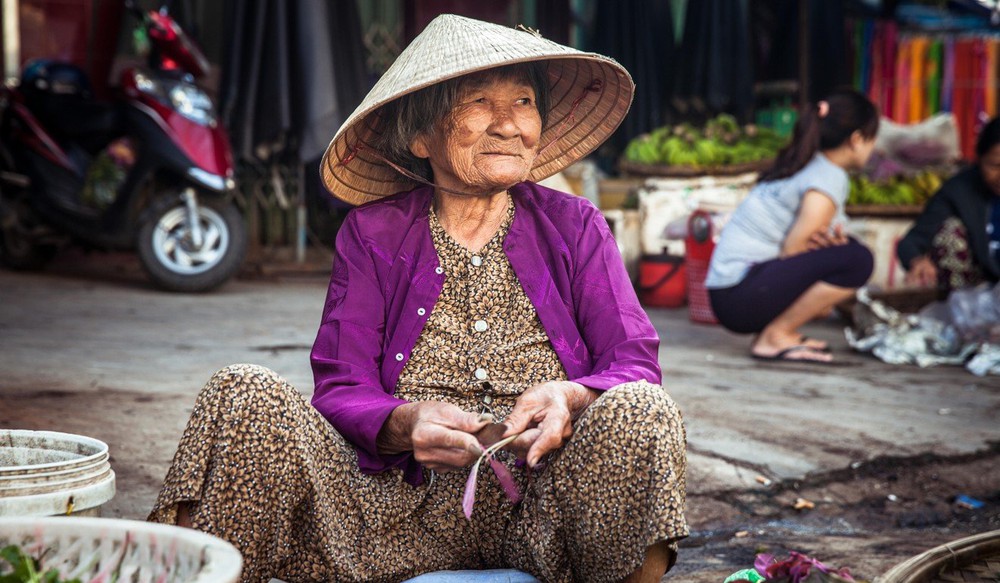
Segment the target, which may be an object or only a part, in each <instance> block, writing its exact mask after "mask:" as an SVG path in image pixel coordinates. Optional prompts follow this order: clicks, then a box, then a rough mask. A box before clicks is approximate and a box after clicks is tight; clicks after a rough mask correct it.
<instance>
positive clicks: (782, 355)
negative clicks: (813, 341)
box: [750, 344, 834, 364]
mask: <svg viewBox="0 0 1000 583" xmlns="http://www.w3.org/2000/svg"><path fill="white" fill-rule="evenodd" d="M793 352H811V353H813V354H824V352H823V351H822V350H818V349H815V348H813V347H811V346H806V345H805V344H796V345H795V346H789V347H788V348H786V349H784V350H782V351H780V352H778V353H777V354H774V355H771V356H764V355H761V354H754V353H752V352H751V353H750V357H751V358H753V359H754V360H764V361H770V362H804V363H807V364H833V362H834V361H832V360H815V359H812V358H790V357H789V355H790V354H792V353H793Z"/></svg>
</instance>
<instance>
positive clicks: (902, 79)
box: [892, 39, 913, 123]
mask: <svg viewBox="0 0 1000 583" xmlns="http://www.w3.org/2000/svg"><path fill="white" fill-rule="evenodd" d="M912 52H913V44H912V43H911V42H910V40H909V39H903V40H901V41H900V42H899V51H898V54H897V55H896V63H895V64H896V73H895V75H894V76H893V81H894V83H893V84H894V85H895V86H896V88H895V91H894V94H893V100H892V103H893V105H892V119H893V121H896V122H898V123H909V120H910V102H909V98H910V82H911V80H910V65H911V64H912V62H913V60H912V59H911V58H910V53H912Z"/></svg>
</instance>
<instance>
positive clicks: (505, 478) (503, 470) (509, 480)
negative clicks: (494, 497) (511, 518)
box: [490, 457, 521, 504]
mask: <svg viewBox="0 0 1000 583" xmlns="http://www.w3.org/2000/svg"><path fill="white" fill-rule="evenodd" d="M490 467H491V468H493V473H494V474H496V475H497V479H498V480H500V485H501V486H503V491H504V492H506V493H507V497H508V498H510V501H511V502H513V503H514V504H517V503H518V502H520V501H521V492H520V491H518V489H517V484H516V483H515V482H514V476H513V474H511V473H510V470H508V469H507V466H505V465H503V464H502V463H501V462H498V461H497V460H495V459H493V458H492V457H490Z"/></svg>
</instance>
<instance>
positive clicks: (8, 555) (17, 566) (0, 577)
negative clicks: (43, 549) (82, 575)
mask: <svg viewBox="0 0 1000 583" xmlns="http://www.w3.org/2000/svg"><path fill="white" fill-rule="evenodd" d="M5 563H6V564H5ZM0 583H83V582H82V581H80V580H79V579H62V578H60V576H59V571H57V570H56V569H49V570H48V571H45V572H44V573H42V572H41V563H40V562H39V560H38V559H35V558H33V557H32V556H30V555H28V554H27V553H25V552H24V551H23V550H21V549H20V548H18V547H17V546H16V545H9V546H6V547H4V548H2V549H0Z"/></svg>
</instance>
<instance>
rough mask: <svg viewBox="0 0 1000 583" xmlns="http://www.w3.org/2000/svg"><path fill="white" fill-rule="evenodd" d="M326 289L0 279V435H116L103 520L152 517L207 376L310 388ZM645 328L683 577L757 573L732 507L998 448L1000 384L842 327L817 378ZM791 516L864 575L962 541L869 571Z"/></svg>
mask: <svg viewBox="0 0 1000 583" xmlns="http://www.w3.org/2000/svg"><path fill="white" fill-rule="evenodd" d="M325 283H326V281H325V277H324V276H323V275H322V274H312V275H291V276H289V275H286V276H284V277H280V278H272V279H271V280H260V279H258V280H236V281H233V282H231V283H229V284H227V285H225V286H224V287H222V288H221V289H219V290H217V291H215V292H213V293H210V294H205V295H180V294H170V293H164V292H160V291H158V290H155V289H153V288H152V287H151V286H150V285H149V284H148V283H147V282H146V280H145V278H144V277H143V276H142V274H141V273H140V272H139V271H138V269H137V268H136V265H135V262H134V260H133V259H131V258H129V257H128V256H120V255H113V256H106V255H94V256H84V255H81V254H78V253H68V254H65V255H63V256H61V257H60V258H59V259H58V260H57V262H56V263H55V264H54V265H53V266H52V267H50V268H49V269H48V270H46V271H45V272H42V273H39V274H24V273H13V272H9V271H0V427H8V428H29V429H48V430H56V431H66V432H71V433H81V434H86V435H89V436H92V437H96V438H98V439H102V440H104V441H106V442H107V443H108V444H109V445H110V448H111V452H112V465H113V467H114V468H115V470H116V471H117V473H118V495H117V496H116V498H115V499H114V500H113V501H112V502H111V503H109V504H108V505H107V506H106V508H105V512H104V514H105V516H113V517H126V518H143V517H144V516H145V512H146V511H147V510H148V509H149V507H150V505H151V504H152V502H153V500H154V497H155V494H156V491H157V488H158V485H159V483H160V481H161V480H162V478H163V475H164V473H165V471H166V467H167V466H168V464H169V463H170V459H171V456H172V454H173V447H174V446H175V445H176V442H177V439H178V438H179V436H180V433H181V431H182V429H183V426H184V423H185V421H186V417H187V415H188V413H189V412H190V408H191V405H192V402H193V399H194V396H195V394H196V393H197V391H198V390H199V388H200V387H201V385H202V383H204V382H205V380H207V378H208V377H209V376H210V375H211V373H212V372H214V371H215V370H217V369H218V368H220V367H222V366H225V365H227V364H230V363H235V362H254V363H258V364H262V365H265V366H268V367H271V368H273V369H274V370H276V371H278V372H279V373H280V374H282V375H283V376H284V377H285V378H287V379H288V380H289V381H290V382H291V383H292V384H294V385H295V386H296V387H298V388H299V389H300V391H302V392H303V394H308V393H309V392H310V391H311V373H310V370H309V363H308V352H309V348H310V345H311V343H312V340H313V336H314V334H315V330H316V327H317V325H318V320H319V317H320V310H321V307H322V303H323V298H324V293H325ZM650 316H651V318H652V320H653V322H654V324H655V325H656V327H657V330H658V331H659V332H660V336H661V338H662V346H661V350H660V362H661V365H662V366H663V370H664V385H665V386H666V387H667V388H668V390H669V391H670V393H671V394H672V396H673V397H674V399H675V400H676V401H677V402H678V404H679V405H680V407H681V409H682V411H683V413H684V416H685V420H686V424H687V430H688V438H689V464H690V465H689V475H688V488H689V506H690V508H689V519H690V521H691V523H692V527H693V530H694V532H693V535H694V536H693V537H692V539H691V540H692V541H700V542H694V543H691V544H692V546H695V547H697V550H695V551H692V556H695V557H697V561H696V563H690V564H688V565H687V566H685V564H684V560H685V559H684V556H685V555H684V553H683V552H682V555H681V556H682V562H681V563H679V564H678V568H677V569H675V572H679V573H682V574H687V580H698V581H700V580H704V581H721V580H722V579H721V577H724V576H725V575H726V574H727V573H729V572H732V571H733V570H735V569H734V567H735V568H742V567H745V566H749V563H750V562H752V558H753V550H754V549H756V548H760V546H761V542H760V541H756V542H755V541H754V537H755V536H756V535H757V534H760V535H761V536H762V539H761V540H763V538H766V537H764V536H763V535H764V529H763V528H762V527H761V528H758V527H756V526H754V527H752V528H750V529H749V530H743V527H741V525H742V524H758V523H759V521H758V522H757V523H755V522H754V519H753V512H752V511H750V510H748V509H747V508H744V507H742V506H739V505H734V504H733V503H730V499H736V498H739V497H740V496H744V497H745V496H747V495H750V496H756V495H759V494H760V493H761V492H762V491H764V490H765V489H766V488H772V491H774V492H782V491H785V490H787V485H789V484H794V485H796V486H797V485H798V484H799V483H800V482H802V483H806V482H808V481H809V480H810V479H813V481H815V478H816V477H817V476H829V475H834V474H836V473H837V472H843V471H845V470H849V469H851V468H854V469H857V468H858V467H860V466H861V465H863V464H867V463H872V462H873V461H875V460H884V459H899V460H906V459H916V458H920V457H921V456H924V457H923V458H921V459H926V456H928V455H931V456H933V457H934V459H936V460H946V459H949V458H953V457H956V456H959V457H961V456H966V457H965V458H962V459H973V458H975V456H976V455H980V454H982V452H986V451H988V450H990V448H991V447H993V446H992V445H991V444H992V443H994V442H996V441H997V440H998V439H1000V431H998V419H1000V379H998V378H997V377H989V378H985V379H984V378H977V377H975V376H973V375H971V374H970V373H968V372H966V371H965V370H964V369H959V368H935V369H926V370H924V369H918V368H916V367H896V366H890V365H886V364H883V363H881V362H879V361H877V360H874V359H872V358H870V357H868V356H866V355H858V354H853V353H850V352H848V351H847V348H846V343H845V341H844V338H843V333H842V328H843V323H841V322H836V321H833V320H830V321H824V322H817V323H815V324H813V325H810V326H809V327H808V330H807V333H808V334H809V335H810V336H813V337H817V338H822V339H824V340H828V341H830V343H831V344H832V346H833V347H834V349H835V351H836V358H837V364H836V365H832V366H821V365H806V364H787V363H782V364H776V363H765V362H758V361H754V360H751V359H750V358H748V356H747V350H748V339H747V338H746V337H740V336H736V335H733V334H730V333H728V332H726V331H724V330H722V329H720V328H719V327H716V326H704V325H698V324H692V323H691V322H690V321H689V320H688V318H687V312H686V311H684V310H658V309H654V310H650ZM977 452H979V453H978V454H977ZM968 456H972V457H968ZM782 485H784V486H782ZM778 486H781V487H782V488H785V490H780V489H779V490H773V489H774V488H775V487H778ZM984 487H986V488H988V487H989V486H984ZM992 487H993V488H995V489H997V490H1000V484H998V483H993V486H992ZM788 491H790V490H788ZM776 496H777V495H776ZM779 498H780V496H777V497H776V498H775V500H777V499H779ZM830 500H832V498H830ZM782 503H783V502H782ZM819 503H820V506H822V505H823V503H824V502H823V500H820V501H819ZM831 504H832V502H831ZM831 508H833V507H832V506H831ZM819 510H820V509H817V513H816V514H815V515H816V516H819V515H820V514H819ZM828 514H829V513H828ZM795 520H796V519H795V518H793V519H792V523H790V524H783V525H779V526H773V525H772V526H769V527H768V528H770V529H771V531H772V534H773V533H774V532H779V533H781V536H782V537H784V539H783V541H782V542H783V543H784V544H786V545H787V546H788V547H790V548H795V543H796V542H797V541H800V542H803V544H806V545H807V546H808V545H812V546H813V547H815V546H816V545H817V544H819V543H817V542H816V541H817V540H818V539H816V538H815V537H816V536H819V535H823V536H825V537H826V538H823V539H822V545H821V546H820V547H819V548H818V549H816V550H815V552H817V553H820V554H821V552H822V551H823V550H824V549H825V550H826V552H828V553H831V554H832V555H833V556H836V557H847V558H850V557H852V556H853V557H855V561H854V564H852V566H854V567H855V571H856V572H857V571H858V569H859V567H862V568H865V569H868V572H867V573H866V574H867V575H868V576H869V577H871V576H874V575H875V574H877V573H878V572H881V571H882V570H884V569H886V568H888V567H889V566H890V565H891V564H893V563H895V562H896V561H898V560H899V559H901V558H903V557H905V556H907V555H908V554H912V553H914V552H917V551H919V550H922V548H927V547H928V546H933V545H931V544H930V543H932V542H933V543H935V544H936V542H943V540H947V538H948V537H949V536H950V535H951V534H953V533H951V532H949V531H940V532H937V533H936V534H935V533H931V534H927V533H923V534H921V535H920V537H918V538H919V539H920V542H913V537H910V538H908V539H907V540H906V543H905V544H896V545H895V546H893V545H891V544H889V543H891V542H892V541H893V536H894V535H893V533H892V532H889V533H880V534H878V536H874V535H873V536H872V537H870V540H867V541H866V545H867V546H866V548H871V549H878V548H883V549H886V548H890V547H891V549H892V550H891V551H871V554H870V555H866V556H865V558H864V559H862V557H860V556H857V549H858V548H859V545H858V544H857V541H855V542H854V545H853V546H851V544H850V543H849V542H845V541H849V540H850V539H851V537H852V536H854V537H856V532H855V531H852V529H851V528H848V527H844V528H840V527H831V526H830V525H831V524H836V521H835V520H833V519H832V518H831V519H830V520H827V521H825V522H824V523H823V524H824V525H825V526H823V527H822V528H819V527H816V526H815V524H814V523H813V526H809V527H806V526H803V525H808V524H810V523H809V521H808V520H803V521H800V522H798V523H796V522H795ZM841 522H843V520H841ZM768 524H771V523H768ZM810 528H812V529H813V530H809V529H810ZM817 528H819V530H822V531H823V532H822V533H820V532H819V530H816V529H817ZM768 540H769V542H770V544H774V543H775V541H774V539H773V538H771V539H768ZM810 541H811V542H810ZM897 542H898V541H897ZM838 545H843V546H844V548H848V549H854V550H844V549H840V550H838V548H839V547H838ZM727 549H729V550H727ZM732 549H741V553H737V554H736V555H734V554H733V553H732V552H730V551H731V550H732ZM866 552H868V551H866ZM852 553H854V554H852ZM820 558H823V557H822V556H821V557H820ZM695 573H700V574H701V575H700V576H694V574H695ZM706 573H707V575H706ZM720 575H721V577H720Z"/></svg>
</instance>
